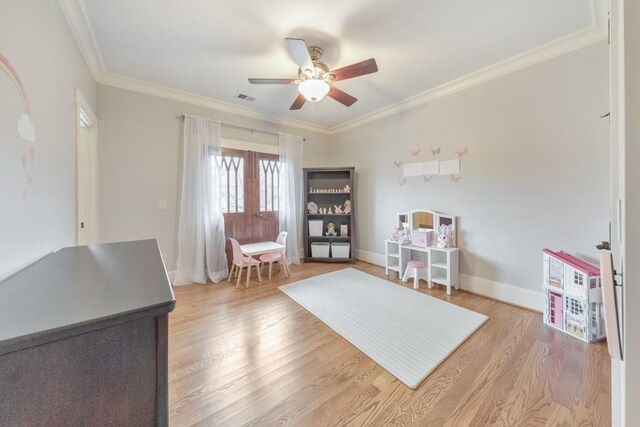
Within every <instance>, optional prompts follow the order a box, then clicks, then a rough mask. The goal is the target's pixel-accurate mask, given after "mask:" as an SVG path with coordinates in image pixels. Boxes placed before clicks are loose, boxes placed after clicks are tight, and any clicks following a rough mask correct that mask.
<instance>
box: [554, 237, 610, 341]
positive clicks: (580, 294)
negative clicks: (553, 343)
mask: <svg viewBox="0 0 640 427" xmlns="http://www.w3.org/2000/svg"><path fill="white" fill-rule="evenodd" d="M542 256H543V266H544V282H543V289H544V297H545V301H544V317H543V320H544V323H545V324H547V325H549V326H552V327H554V328H556V329H558V330H561V331H563V332H565V333H567V334H570V335H573V336H574V337H576V338H578V339H580V340H582V341H584V342H593V341H598V340H600V339H602V338H604V337H605V329H604V311H603V308H602V288H601V284H600V269H599V268H598V267H596V266H594V265H592V264H590V263H588V262H586V261H584V260H582V259H580V258H578V257H576V256H574V255H572V254H570V253H567V252H564V251H559V252H555V251H552V250H550V249H545V250H544V251H543V255H542Z"/></svg>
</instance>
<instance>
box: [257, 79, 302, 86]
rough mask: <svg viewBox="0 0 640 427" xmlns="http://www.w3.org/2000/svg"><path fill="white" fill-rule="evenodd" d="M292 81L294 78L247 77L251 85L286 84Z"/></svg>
mask: <svg viewBox="0 0 640 427" xmlns="http://www.w3.org/2000/svg"><path fill="white" fill-rule="evenodd" d="M294 81H295V80H294V79H249V83H251V84H252V85H288V84H291V83H293V82H294Z"/></svg>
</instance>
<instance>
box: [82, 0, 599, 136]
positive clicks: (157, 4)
mask: <svg viewBox="0 0 640 427" xmlns="http://www.w3.org/2000/svg"><path fill="white" fill-rule="evenodd" d="M84 2H85V8H86V12H87V15H88V19H89V23H90V25H91V27H92V28H93V33H94V37H95V42H96V44H97V47H98V49H99V52H100V54H101V56H102V60H103V62H104V67H105V71H106V72H107V73H111V74H118V75H123V76H127V77H131V78H135V79H139V80H143V81H147V82H151V83H155V84H159V85H163V86H168V87H171V88H175V89H180V90H184V91H188V92H192V93H195V94H199V95H202V96H206V97H211V98H214V99H217V100H221V101H225V102H230V103H235V104H238V105H241V106H247V107H252V108H255V109H258V110H260V111H262V112H264V113H267V114H269V115H272V116H276V117H286V118H292V119H297V120H302V121H305V122H309V123H314V124H318V125H321V126H326V127H335V126H338V125H340V124H342V123H345V122H348V121H350V120H353V119H356V118H358V117H361V116H363V115H365V114H368V113H371V112H374V111H376V110H379V109H381V108H384V107H386V106H389V105H392V104H395V103H397V102H399V101H402V100H404V99H406V98H408V97H410V96H412V95H415V94H417V93H419V92H423V91H426V90H429V89H432V88H434V87H436V86H438V85H441V84H444V83H446V82H449V81H451V80H453V79H456V78H459V77H461V76H463V75H466V74H468V73H471V72H474V71H476V70H478V69H481V68H483V67H486V66H489V65H491V64H494V63H496V62H498V61H501V60H505V59H507V58H510V57H513V56H514V55H517V54H520V53H522V52H525V51H528V50H531V49H533V48H536V47H538V46H541V45H543V44H545V43H549V42H551V41H553V40H556V39H558V38H561V37H564V36H567V35H569V34H572V33H575V32H577V31H580V30H584V29H585V28H589V27H592V26H593V25H594V19H595V18H596V17H595V16H594V13H595V12H593V10H592V8H593V6H592V0H562V1H558V0H484V1H478V0H458V1H451V0H403V1H400V0H396V1H390V0H349V1H345V0H324V1H321V2H319V1H313V2H311V1H301V0H277V1H276V0H272V1H264V0H226V1H223V0H217V1H212V0H181V1H179V2H176V1H171V2H170V1H158V0H109V1H105V0H84ZM286 37H298V38H303V39H305V40H306V41H307V44H308V45H314V44H317V45H318V46H320V47H322V48H323V49H324V51H325V54H324V56H323V60H324V61H325V62H326V63H327V64H328V65H329V66H330V67H331V68H339V67H343V66H345V65H349V64H352V63H354V62H358V61H361V60H365V59H368V58H371V57H373V58H375V59H376V61H377V63H378V68H379V71H378V73H376V74H372V75H367V76H362V77H358V78H356V79H352V80H348V81H342V82H338V83H336V86H337V87H339V88H340V89H342V90H344V91H346V92H348V93H349V94H351V95H353V96H355V97H356V98H358V102H356V103H355V104H354V105H353V106H352V107H349V108H347V107H344V106H343V105H341V104H338V103H337V102H335V101H334V100H332V99H329V98H327V99H325V100H323V101H322V102H319V103H317V104H311V103H307V104H305V106H304V107H303V108H302V110H300V111H289V106H290V105H291V103H292V102H293V99H294V98H295V97H296V95H297V90H296V87H295V86H293V85H290V86H286V85H283V86H276V85H274V86H267V85H259V86H256V85H251V84H249V83H248V81H247V79H248V78H249V77H274V78H295V77H296V72H297V66H296V65H295V63H294V62H293V60H292V59H291V57H290V55H289V54H288V52H287V50H286V45H285V42H284V39H285V38H286ZM237 93H244V94H247V95H250V96H254V97H256V98H257V100H256V101H255V102H253V103H248V102H246V101H242V100H239V99H236V98H235V95H236V94H237Z"/></svg>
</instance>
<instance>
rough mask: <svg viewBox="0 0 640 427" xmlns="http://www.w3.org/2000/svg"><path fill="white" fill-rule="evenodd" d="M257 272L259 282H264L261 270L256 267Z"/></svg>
mask: <svg viewBox="0 0 640 427" xmlns="http://www.w3.org/2000/svg"><path fill="white" fill-rule="evenodd" d="M256 271H257V272H258V282H262V273H260V269H259V268H258V266H257V265H256Z"/></svg>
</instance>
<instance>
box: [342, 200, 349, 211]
mask: <svg viewBox="0 0 640 427" xmlns="http://www.w3.org/2000/svg"><path fill="white" fill-rule="evenodd" d="M342 212H343V213H345V214H350V213H351V200H347V201H345V202H344V209H343V210H342Z"/></svg>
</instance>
